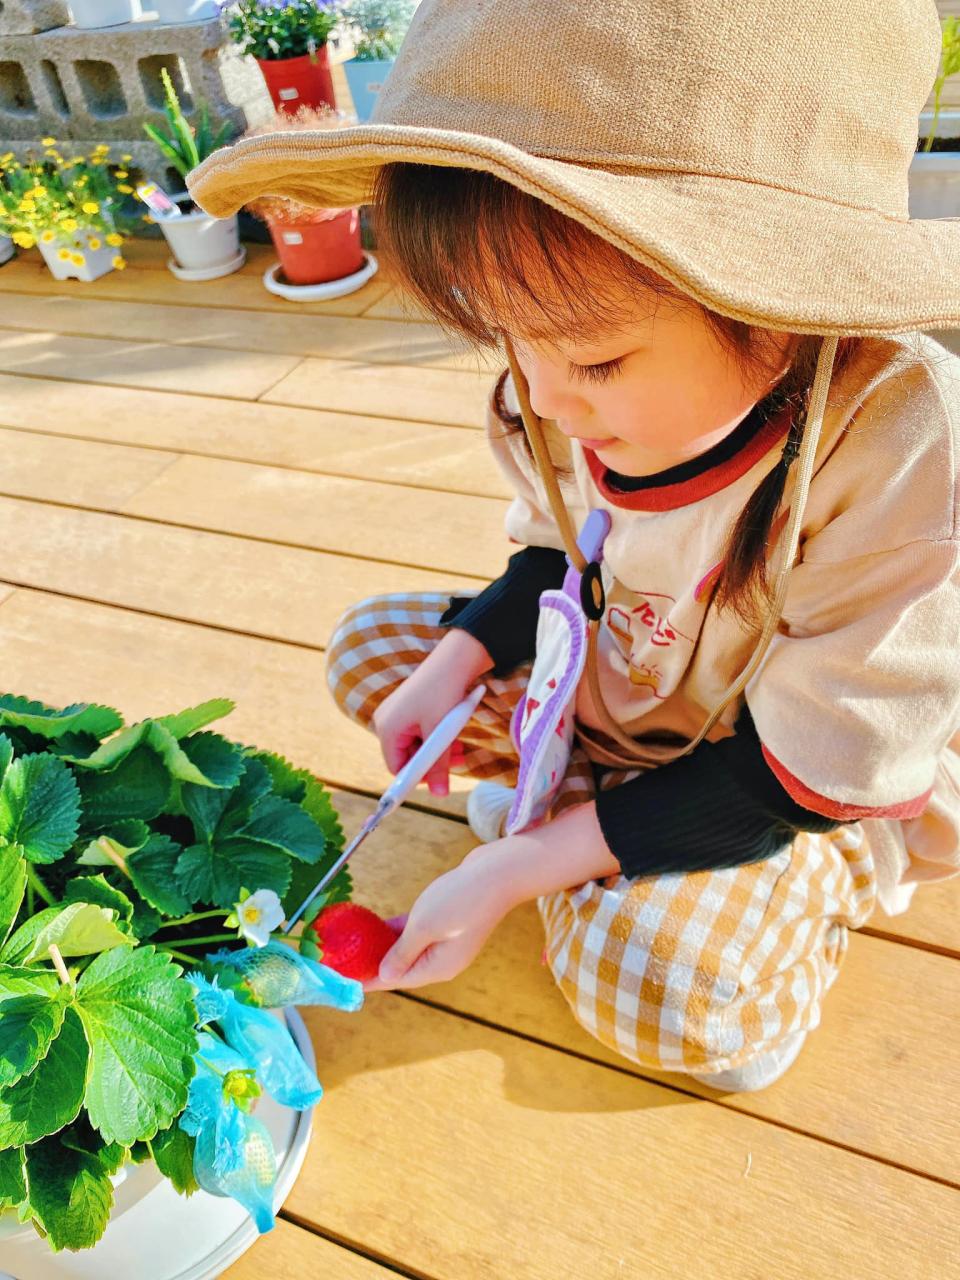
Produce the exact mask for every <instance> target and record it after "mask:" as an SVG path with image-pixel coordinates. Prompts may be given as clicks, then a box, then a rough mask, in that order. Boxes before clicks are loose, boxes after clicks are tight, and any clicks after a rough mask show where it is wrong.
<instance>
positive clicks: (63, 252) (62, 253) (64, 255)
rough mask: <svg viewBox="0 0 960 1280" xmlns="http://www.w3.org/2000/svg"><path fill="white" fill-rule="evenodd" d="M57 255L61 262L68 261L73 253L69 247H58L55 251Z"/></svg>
mask: <svg viewBox="0 0 960 1280" xmlns="http://www.w3.org/2000/svg"><path fill="white" fill-rule="evenodd" d="M57 257H58V258H59V259H60V261H61V262H69V261H70V259H71V258H72V257H73V254H72V253H71V252H70V250H69V249H60V250H59V251H58V252H57Z"/></svg>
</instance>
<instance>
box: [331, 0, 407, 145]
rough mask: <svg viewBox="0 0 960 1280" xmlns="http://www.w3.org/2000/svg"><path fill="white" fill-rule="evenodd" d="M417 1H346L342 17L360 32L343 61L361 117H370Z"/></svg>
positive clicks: (365, 118)
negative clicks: (347, 57)
mask: <svg viewBox="0 0 960 1280" xmlns="http://www.w3.org/2000/svg"><path fill="white" fill-rule="evenodd" d="M416 7H417V0H347V4H346V6H345V7H344V10H343V16H344V18H345V19H346V21H347V22H349V23H350V24H351V25H352V26H353V27H354V28H356V31H357V38H356V40H355V43H354V54H353V57H352V58H349V59H348V60H347V61H346V62H345V63H344V64H343V70H344V74H345V75H346V77H347V84H348V85H349V87H350V96H351V97H352V98H353V105H354V108H355V110H356V113H357V119H358V120H369V119H370V115H371V113H372V111H373V108H374V104H375V103H376V100H377V94H378V93H379V92H380V90H381V88H382V87H383V82H384V81H385V80H386V78H387V76H388V75H389V74H390V70H391V68H392V66H393V63H394V59H395V58H396V55H397V50H398V49H399V48H400V45H401V44H402V43H403V38H404V36H405V35H406V34H407V28H408V27H409V26H410V22H411V20H412V19H413V14H414V11H415V10H416Z"/></svg>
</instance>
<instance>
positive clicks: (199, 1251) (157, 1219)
mask: <svg viewBox="0 0 960 1280" xmlns="http://www.w3.org/2000/svg"><path fill="white" fill-rule="evenodd" d="M282 1012H285V1013H286V1019H287V1025H288V1026H289V1028H290V1031H291V1033H292V1035H293V1038H294V1039H295V1040H296V1042H297V1045H298V1047H299V1049H300V1052H301V1053H302V1054H303V1056H304V1058H305V1059H306V1060H307V1062H308V1063H309V1064H310V1066H311V1067H314V1066H315V1064H316V1059H315V1057H314V1053H313V1046H312V1045H311V1043H310V1036H309V1035H308V1033H307V1029H306V1027H305V1026H304V1024H303V1020H302V1019H301V1017H300V1015H299V1014H298V1013H297V1012H296V1010H294V1009H287V1010H284V1011H282ZM256 1114H257V1117H258V1118H259V1119H261V1120H262V1121H263V1123H264V1124H265V1125H266V1126H267V1128H268V1129H269V1130H270V1136H271V1137H272V1138H273V1144H274V1147H275V1148H276V1152H277V1184H276V1195H275V1199H274V1208H275V1209H279V1208H280V1206H281V1204H282V1203H283V1201H284V1200H285V1199H286V1197H287V1196H288V1195H289V1193H290V1191H291V1189H292V1187H293V1184H294V1182H295V1181H296V1178H297V1174H298V1173H299V1172H300V1168H301V1166H302V1164H303V1161H304V1158H305V1157H306V1154H307V1147H308V1144H309V1141H310V1130H311V1127H312V1114H313V1113H312V1111H309V1110H308V1111H302V1112H297V1111H291V1110H290V1108H289V1107H281V1106H280V1105H279V1104H278V1103H276V1102H274V1101H273V1099H272V1098H270V1097H269V1096H268V1095H267V1094H264V1095H263V1096H262V1097H261V1098H260V1099H259V1100H258V1102H257V1111H256ZM121 1172H125V1173H126V1177H125V1178H124V1179H123V1181H122V1182H120V1184H119V1185H118V1186H117V1188H116V1195H115V1199H114V1208H113V1213H112V1214H111V1216H110V1222H109V1224H108V1226H107V1229H106V1231H105V1232H104V1234H103V1237H102V1239H101V1240H100V1242H99V1244H97V1245H96V1246H95V1247H94V1248H92V1249H85V1250H81V1251H79V1252H77V1253H70V1252H68V1251H67V1250H64V1251H63V1252H61V1253H52V1252H51V1250H50V1247H49V1245H47V1243H46V1242H45V1241H44V1240H41V1239H40V1237H39V1236H38V1235H37V1233H36V1232H35V1231H34V1229H33V1227H31V1226H26V1227H24V1226H21V1225H20V1224H19V1223H18V1222H17V1220H16V1216H15V1215H14V1214H12V1213H9V1212H8V1213H5V1214H0V1268H3V1270H0V1280H122V1278H123V1280H214V1277H215V1276H219V1275H221V1274H222V1273H223V1272H224V1271H225V1270H226V1269H227V1267H229V1266H230V1265H231V1264H232V1263H234V1262H235V1261H236V1260H237V1258H239V1257H240V1255H241V1254H242V1253H244V1252H245V1251H246V1250H247V1249H249V1247H250V1246H251V1245H252V1244H253V1242H254V1241H255V1240H256V1239H257V1229H256V1227H255V1226H254V1224H253V1221H252V1220H251V1218H250V1217H249V1215H248V1214H247V1213H246V1211H245V1210H244V1209H242V1208H241V1207H240V1205H239V1204H237V1202H236V1201H235V1200H230V1199H227V1198H221V1197H220V1196H212V1195H208V1194H207V1192H205V1191H198V1192H196V1193H195V1194H194V1195H192V1196H190V1198H189V1199H187V1198H185V1197H184V1196H180V1195H177V1193H176V1192H175V1191H174V1189H173V1187H172V1186H171V1185H170V1183H169V1182H168V1181H167V1180H166V1178H163V1177H161V1176H160V1174H159V1173H158V1172H157V1169H156V1166H155V1165H154V1164H152V1163H148V1164H141V1165H129V1166H127V1167H126V1169H125V1170H121Z"/></svg>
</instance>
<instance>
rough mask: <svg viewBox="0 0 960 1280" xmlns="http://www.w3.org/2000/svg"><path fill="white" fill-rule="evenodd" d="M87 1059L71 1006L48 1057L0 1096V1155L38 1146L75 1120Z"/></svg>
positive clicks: (78, 1110)
mask: <svg viewBox="0 0 960 1280" xmlns="http://www.w3.org/2000/svg"><path fill="white" fill-rule="evenodd" d="M6 1003H8V1002H5V1004H6ZM89 1056H90V1051H89V1049H88V1048H87V1041H86V1039H85V1038H84V1034H83V1027H82V1026H81V1024H80V1019H79V1018H78V1016H77V1013H76V1010H75V1009H74V1008H73V1007H72V1006H68V1007H67V1008H66V1010H65V1015H64V1019H63V1027H62V1028H61V1031H60V1034H59V1035H58V1036H57V1038H56V1040H54V1042H53V1043H52V1044H51V1045H50V1048H49V1049H48V1050H47V1055H46V1057H45V1058H43V1059H42V1060H41V1061H40V1062H39V1063H38V1064H37V1066H36V1067H35V1068H34V1070H33V1071H31V1072H30V1074H29V1075H28V1076H24V1077H23V1078H22V1079H21V1080H19V1081H18V1082H17V1083H16V1084H15V1085H13V1086H12V1087H11V1088H9V1089H4V1090H3V1091H2V1092H0V1150H4V1149H6V1148H7V1147H22V1146H23V1145H24V1144H25V1143H30V1142H39V1140H40V1139H41V1138H45V1137H47V1135H48V1134H51V1133H56V1132H57V1131H58V1130H59V1129H62V1128H63V1127H64V1125H68V1124H71V1123H72V1122H73V1121H74V1120H76V1118H77V1116H78V1115H79V1114H80V1108H81V1107H82V1105H83V1094H84V1089H85V1087H86V1081H87V1065H88V1060H89Z"/></svg>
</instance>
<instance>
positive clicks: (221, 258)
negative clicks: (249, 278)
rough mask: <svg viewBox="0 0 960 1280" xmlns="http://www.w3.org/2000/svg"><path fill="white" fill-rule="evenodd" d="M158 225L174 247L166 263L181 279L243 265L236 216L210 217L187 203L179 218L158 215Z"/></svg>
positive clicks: (211, 277)
mask: <svg viewBox="0 0 960 1280" xmlns="http://www.w3.org/2000/svg"><path fill="white" fill-rule="evenodd" d="M178 203H180V202H179V200H178ZM157 226H158V227H159V228H160V230H161V231H162V232H163V234H164V237H165V238H166V241H167V244H168V245H169V246H170V248H171V249H172V250H173V257H172V258H171V260H170V261H169V262H168V263H167V266H168V267H169V268H170V270H171V271H172V272H173V274H174V275H175V276H178V277H179V278H180V279H182V280H215V279H217V277H218V276H226V275H229V274H230V273H231V271H236V270H238V269H239V268H240V267H242V266H243V263H244V259H245V257H246V253H245V251H244V250H243V249H242V248H241V247H240V232H239V228H238V225H237V219H236V216H234V217H232V218H212V217H211V216H210V214H209V213H204V212H203V210H202V209H196V208H194V207H193V206H192V205H190V204H189V203H188V209H187V211H186V212H184V213H183V214H181V216H180V217H179V218H158V219H157Z"/></svg>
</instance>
